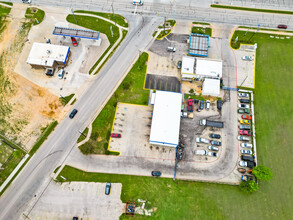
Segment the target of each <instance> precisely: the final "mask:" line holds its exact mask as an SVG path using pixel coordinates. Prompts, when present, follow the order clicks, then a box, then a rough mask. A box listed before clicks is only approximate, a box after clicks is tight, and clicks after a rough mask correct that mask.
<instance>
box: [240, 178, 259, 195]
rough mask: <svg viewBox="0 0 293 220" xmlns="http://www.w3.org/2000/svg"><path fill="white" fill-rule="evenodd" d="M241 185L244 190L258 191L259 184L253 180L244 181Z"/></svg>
mask: <svg viewBox="0 0 293 220" xmlns="http://www.w3.org/2000/svg"><path fill="white" fill-rule="evenodd" d="M239 187H240V189H241V190H242V191H244V192H256V191H257V190H258V185H257V183H256V182H254V181H253V180H249V181H242V182H241V183H240V185H239Z"/></svg>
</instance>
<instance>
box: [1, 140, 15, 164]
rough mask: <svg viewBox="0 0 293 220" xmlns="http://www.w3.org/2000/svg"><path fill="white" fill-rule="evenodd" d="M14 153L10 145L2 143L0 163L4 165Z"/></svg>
mask: <svg viewBox="0 0 293 220" xmlns="http://www.w3.org/2000/svg"><path fill="white" fill-rule="evenodd" d="M12 153H13V149H12V148H11V147H9V146H8V145H6V144H4V143H3V142H0V163H1V164H4V163H5V162H6V161H7V159H8V158H9V156H10V155H11V154H12Z"/></svg>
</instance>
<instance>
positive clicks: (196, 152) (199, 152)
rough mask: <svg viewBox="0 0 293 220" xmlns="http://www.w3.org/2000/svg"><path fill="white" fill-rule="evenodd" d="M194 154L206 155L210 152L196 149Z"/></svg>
mask: <svg viewBox="0 0 293 220" xmlns="http://www.w3.org/2000/svg"><path fill="white" fill-rule="evenodd" d="M194 154H196V155H202V156H205V155H207V154H208V152H207V151H206V150H195V151H194Z"/></svg>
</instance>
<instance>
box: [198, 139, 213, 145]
mask: <svg viewBox="0 0 293 220" xmlns="http://www.w3.org/2000/svg"><path fill="white" fill-rule="evenodd" d="M195 142H197V143H204V144H209V143H210V141H209V140H208V139H205V138H195Z"/></svg>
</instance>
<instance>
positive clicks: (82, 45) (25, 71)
mask: <svg viewBox="0 0 293 220" xmlns="http://www.w3.org/2000/svg"><path fill="white" fill-rule="evenodd" d="M56 10H57V11H56ZM62 10H63V9H62ZM45 12H46V16H45V19H44V20H43V22H42V23H41V24H39V25H37V26H33V27H32V28H31V30H30V32H29V35H28V39H27V41H26V43H25V45H24V47H23V50H22V52H21V54H20V56H19V59H18V62H17V64H16V66H15V69H14V71H15V72H16V73H18V74H20V75H22V76H23V77H25V78H27V79H28V80H30V81H31V82H33V83H35V84H37V85H39V86H41V87H45V88H48V89H49V90H50V92H52V93H53V94H55V95H58V96H59V95H60V94H62V95H63V96H66V95H69V94H71V93H75V91H76V89H78V88H79V87H80V86H81V85H82V84H83V83H84V82H86V81H87V80H88V78H89V77H90V76H89V74H88V71H89V70H90V68H91V67H92V66H93V65H94V63H95V62H96V60H98V58H99V57H100V56H101V55H102V54H103V52H104V51H105V50H106V49H107V47H108V46H109V45H110V43H109V41H108V39H107V36H106V35H104V34H102V33H101V34H100V39H101V42H99V41H95V40H90V39H79V38H76V40H77V43H78V46H76V47H74V46H73V45H72V42H71V38H70V37H65V38H64V37H62V36H57V35H52V32H53V30H54V27H55V26H61V27H69V28H80V27H79V26H76V25H73V24H70V23H68V22H67V21H66V15H67V14H70V11H68V12H67V13H64V11H61V9H54V10H50V8H47V10H45ZM47 39H50V41H51V44H56V45H64V46H69V47H70V56H69V60H68V64H67V66H66V67H65V68H64V69H65V72H66V74H65V76H64V78H63V79H62V80H61V79H58V77H57V72H58V69H56V70H55V74H54V76H52V77H48V76H46V75H45V69H44V68H32V67H31V66H30V65H29V64H27V63H26V60H27V57H28V54H29V52H30V50H31V47H32V45H33V43H34V42H39V43H46V41H47Z"/></svg>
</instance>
